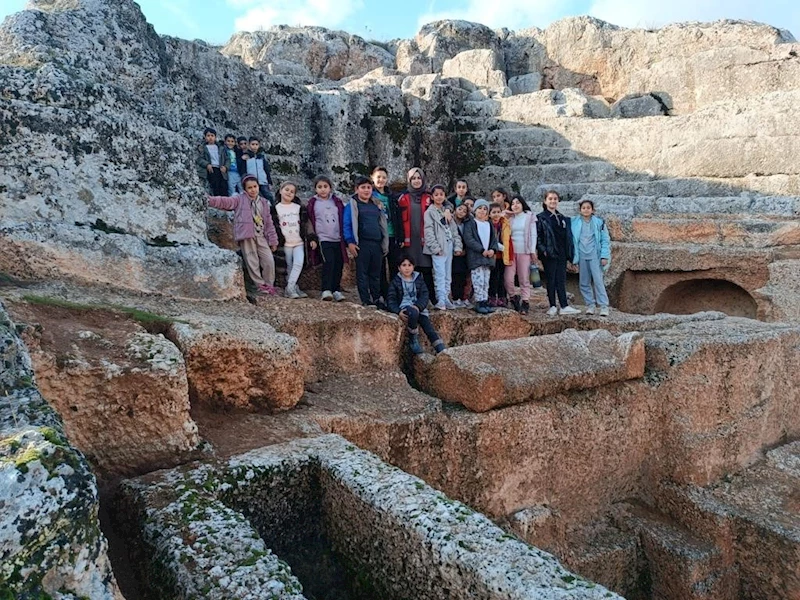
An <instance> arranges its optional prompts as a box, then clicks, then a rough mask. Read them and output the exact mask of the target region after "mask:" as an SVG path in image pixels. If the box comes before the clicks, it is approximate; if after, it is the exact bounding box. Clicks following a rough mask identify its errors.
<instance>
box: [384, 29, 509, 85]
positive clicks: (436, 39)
mask: <svg viewBox="0 0 800 600" xmlns="http://www.w3.org/2000/svg"><path fill="white" fill-rule="evenodd" d="M480 49H487V50H493V51H495V53H496V55H497V56H498V57H500V56H502V50H501V47H500V40H499V38H498V37H497V34H496V33H495V32H494V31H492V30H491V29H489V28H488V27H486V26H485V25H481V24H479V23H470V22H469V21H435V22H433V23H428V24H427V25H423V26H422V28H421V29H420V30H419V33H417V35H416V37H415V38H414V39H413V40H402V41H401V42H400V43H399V44H398V46H397V57H396V58H397V69H398V70H399V71H402V72H403V73H409V74H410V75H421V74H424V73H437V72H440V71H441V70H442V67H443V66H444V62H445V61H446V60H447V59H450V58H454V57H455V56H456V55H457V54H459V53H460V52H463V51H465V50H480ZM498 68H499V69H500V70H504V65H503V64H502V63H501V64H500V65H498Z"/></svg>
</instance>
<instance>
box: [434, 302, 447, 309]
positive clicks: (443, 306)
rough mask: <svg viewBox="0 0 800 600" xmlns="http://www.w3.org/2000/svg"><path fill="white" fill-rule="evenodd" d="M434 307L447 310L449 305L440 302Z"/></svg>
mask: <svg viewBox="0 0 800 600" xmlns="http://www.w3.org/2000/svg"><path fill="white" fill-rule="evenodd" d="M434 308H435V309H436V310H447V305H446V304H445V303H444V302H438V303H437V304H436V306H434Z"/></svg>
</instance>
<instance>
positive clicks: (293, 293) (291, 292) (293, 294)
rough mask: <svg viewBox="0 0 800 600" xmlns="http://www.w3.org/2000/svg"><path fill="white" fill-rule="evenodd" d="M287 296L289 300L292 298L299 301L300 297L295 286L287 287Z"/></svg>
mask: <svg viewBox="0 0 800 600" xmlns="http://www.w3.org/2000/svg"><path fill="white" fill-rule="evenodd" d="M285 296H286V297H287V298H291V299H292V300H297V299H298V298H299V297H300V294H298V293H297V289H296V288H295V287H294V286H293V285H287V286H286V293H285Z"/></svg>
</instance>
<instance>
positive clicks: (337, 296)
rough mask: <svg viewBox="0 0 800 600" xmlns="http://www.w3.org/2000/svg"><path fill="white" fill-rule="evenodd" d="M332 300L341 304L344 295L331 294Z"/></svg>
mask: <svg viewBox="0 0 800 600" xmlns="http://www.w3.org/2000/svg"><path fill="white" fill-rule="evenodd" d="M333 299H334V301H335V302H341V301H342V300H344V294H343V293H342V292H333Z"/></svg>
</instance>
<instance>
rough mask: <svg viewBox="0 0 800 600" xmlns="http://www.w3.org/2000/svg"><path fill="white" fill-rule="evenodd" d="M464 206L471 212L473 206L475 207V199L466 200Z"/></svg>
mask: <svg viewBox="0 0 800 600" xmlns="http://www.w3.org/2000/svg"><path fill="white" fill-rule="evenodd" d="M464 206H466V207H467V210H468V211H469V212H472V210H473V208H474V207H475V200H473V199H472V198H470V199H469V200H464Z"/></svg>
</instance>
